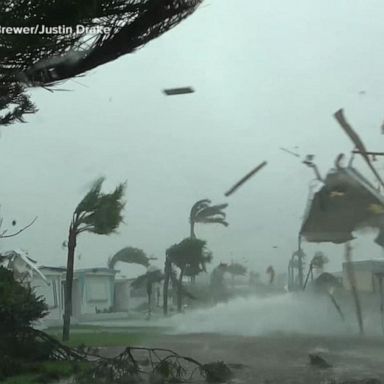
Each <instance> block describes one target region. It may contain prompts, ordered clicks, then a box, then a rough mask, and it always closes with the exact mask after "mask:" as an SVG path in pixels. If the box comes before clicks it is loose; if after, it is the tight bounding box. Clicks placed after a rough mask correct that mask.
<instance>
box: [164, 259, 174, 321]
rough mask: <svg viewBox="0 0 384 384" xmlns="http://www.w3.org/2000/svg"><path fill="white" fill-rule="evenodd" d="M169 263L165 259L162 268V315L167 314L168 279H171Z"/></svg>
mask: <svg viewBox="0 0 384 384" xmlns="http://www.w3.org/2000/svg"><path fill="white" fill-rule="evenodd" d="M171 268H172V265H171V262H170V260H169V259H168V258H166V259H165V268H164V275H165V276H164V285H163V313H164V315H167V314H168V287H169V279H170V277H171Z"/></svg>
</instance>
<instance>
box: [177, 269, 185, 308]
mask: <svg viewBox="0 0 384 384" xmlns="http://www.w3.org/2000/svg"><path fill="white" fill-rule="evenodd" d="M183 276H184V267H183V268H181V270H180V276H179V286H178V287H177V312H179V313H181V312H182V309H183V308H182V306H183V290H182V287H183Z"/></svg>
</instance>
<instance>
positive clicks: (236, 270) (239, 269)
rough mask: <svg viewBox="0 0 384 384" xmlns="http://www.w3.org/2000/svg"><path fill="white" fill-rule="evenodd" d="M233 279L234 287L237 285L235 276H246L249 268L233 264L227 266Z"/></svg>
mask: <svg viewBox="0 0 384 384" xmlns="http://www.w3.org/2000/svg"><path fill="white" fill-rule="evenodd" d="M226 272H228V273H229V274H230V275H231V277H232V287H234V285H235V276H244V275H245V274H246V273H247V268H246V267H245V266H244V265H242V264H240V263H233V262H232V263H231V264H229V265H228V266H227V270H226Z"/></svg>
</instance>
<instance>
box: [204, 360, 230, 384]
mask: <svg viewBox="0 0 384 384" xmlns="http://www.w3.org/2000/svg"><path fill="white" fill-rule="evenodd" d="M203 370H204V373H205V377H206V380H207V382H208V383H225V382H226V381H228V380H229V379H231V377H232V376H233V374H232V371H231V369H230V368H229V367H228V365H226V364H225V363H224V362H223V361H218V362H216V363H209V364H204V365H203Z"/></svg>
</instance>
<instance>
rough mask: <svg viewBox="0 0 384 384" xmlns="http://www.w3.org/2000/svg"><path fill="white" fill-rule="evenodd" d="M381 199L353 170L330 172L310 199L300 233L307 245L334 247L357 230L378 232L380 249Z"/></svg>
mask: <svg viewBox="0 0 384 384" xmlns="http://www.w3.org/2000/svg"><path fill="white" fill-rule="evenodd" d="M383 219H384V197H383V196H382V195H381V194H380V193H379V192H378V191H377V189H376V188H375V187H374V186H373V185H372V184H371V183H370V182H369V181H368V180H367V179H366V178H365V177H364V176H363V175H361V174H360V173H359V172H358V171H357V170H356V169H354V168H352V167H348V168H339V169H336V170H331V171H330V172H329V173H328V174H327V176H326V178H325V180H324V185H323V186H322V187H321V189H320V190H319V191H317V192H316V193H314V195H313V196H311V198H310V203H309V206H308V208H307V212H306V214H305V219H304V222H303V225H302V227H301V230H300V233H301V235H303V237H304V238H305V240H306V241H308V242H314V243H319V242H332V243H336V244H340V243H345V242H347V241H350V240H352V239H353V238H354V237H353V235H352V233H353V232H354V231H356V230H359V229H366V228H372V229H379V231H380V232H379V236H377V238H376V239H375V242H376V243H377V244H379V245H381V246H384V220H383Z"/></svg>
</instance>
